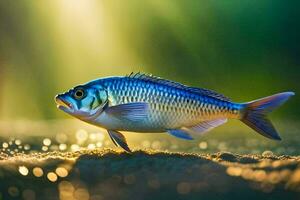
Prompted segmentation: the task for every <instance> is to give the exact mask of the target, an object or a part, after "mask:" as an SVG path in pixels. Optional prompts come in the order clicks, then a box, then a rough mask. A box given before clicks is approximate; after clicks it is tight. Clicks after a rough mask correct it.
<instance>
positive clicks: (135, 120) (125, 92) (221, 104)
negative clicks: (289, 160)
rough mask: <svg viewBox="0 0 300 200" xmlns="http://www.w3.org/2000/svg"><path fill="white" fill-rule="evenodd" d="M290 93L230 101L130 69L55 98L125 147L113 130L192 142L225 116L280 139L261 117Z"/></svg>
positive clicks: (223, 121)
mask: <svg viewBox="0 0 300 200" xmlns="http://www.w3.org/2000/svg"><path fill="white" fill-rule="evenodd" d="M293 95H294V93H293V92H283V93H279V94H275V95H272V96H269V97H265V98H262V99H258V100H255V101H251V102H247V103H235V102H232V101H231V100H230V99H229V98H227V97H225V96H223V95H221V94H218V93H216V92H214V91H211V90H207V89H202V88H195V87H189V86H185V85H183V84H180V83H177V82H173V81H169V80H165V79H162V78H159V77H154V76H151V75H145V74H140V73H137V74H133V73H132V74H130V75H128V76H123V77H107V78H101V79H97V80H94V81H91V82H88V83H86V84H83V85H79V86H76V87H75V88H72V89H71V90H69V91H67V92H65V93H63V94H59V95H57V96H56V97H55V100H56V103H57V106H58V108H59V109H61V110H62V111H64V112H66V113H68V114H70V115H72V116H74V117H76V118H78V119H80V120H82V121H85V122H87V123H90V124H93V125H96V126H100V127H103V128H105V129H107V131H108V134H109V136H110V137H111V139H112V141H113V142H114V143H115V145H119V146H121V147H122V148H123V149H125V150H126V151H130V149H129V147H128V145H127V142H126V139H125V137H124V136H123V135H122V134H121V133H120V132H119V131H132V132H151V133H155V132H167V133H169V134H171V135H173V136H176V137H179V138H181V139H187V140H192V139H193V137H192V135H194V134H198V135H202V134H204V133H206V132H208V131H209V130H211V129H213V128H215V127H217V126H220V125H222V124H224V123H226V122H227V119H239V120H241V121H242V122H244V123H245V124H247V125H248V126H250V127H251V128H252V129H254V130H255V131H257V132H258V133H260V134H261V135H263V136H265V137H268V138H270V139H275V140H280V137H279V134H278V133H277V131H276V130H275V128H274V126H273V125H272V123H271V122H270V121H269V120H268V119H267V116H266V115H267V114H268V113H269V112H271V111H272V110H274V109H275V108H277V107H278V106H280V105H281V104H283V103H284V102H285V101H287V100H288V99H289V97H291V96H293Z"/></svg>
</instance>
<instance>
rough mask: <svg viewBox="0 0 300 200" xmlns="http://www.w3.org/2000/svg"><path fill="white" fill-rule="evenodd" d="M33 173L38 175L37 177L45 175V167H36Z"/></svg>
mask: <svg viewBox="0 0 300 200" xmlns="http://www.w3.org/2000/svg"><path fill="white" fill-rule="evenodd" d="M32 173H33V175H34V176H36V177H41V176H43V175H44V172H43V169H42V168H40V167H35V168H33V170H32Z"/></svg>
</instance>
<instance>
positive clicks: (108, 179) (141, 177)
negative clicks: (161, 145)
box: [0, 149, 300, 200]
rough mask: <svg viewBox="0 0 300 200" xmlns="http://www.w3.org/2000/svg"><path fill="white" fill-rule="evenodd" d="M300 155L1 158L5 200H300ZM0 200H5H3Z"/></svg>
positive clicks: (86, 153)
mask: <svg viewBox="0 0 300 200" xmlns="http://www.w3.org/2000/svg"><path fill="white" fill-rule="evenodd" d="M299 163H300V157H298V156H275V155H273V154H272V153H271V152H265V153H264V154H263V155H236V154H232V153H228V152H220V153H216V154H183V153H167V152H159V151H135V152H133V153H131V154H129V153H126V152H122V151H119V152H118V151H113V150H110V149H105V150H81V151H77V152H66V153H62V152H49V153H35V154H16V155H14V156H9V155H7V154H5V153H1V154H0V180H1V182H0V189H1V196H2V199H81V200H85V199H92V200H98V199H110V200H114V199H116V200H117V199H212V200H215V199H220V200H221V199H231V200H232V199H256V200H258V199H272V200H274V199H276V200H277V199H289V200H293V199H299V198H300V194H299V191H300V165H299ZM0 199H1V198H0Z"/></svg>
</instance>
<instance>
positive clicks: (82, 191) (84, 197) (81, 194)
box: [74, 188, 90, 200]
mask: <svg viewBox="0 0 300 200" xmlns="http://www.w3.org/2000/svg"><path fill="white" fill-rule="evenodd" d="M74 197H75V199H80V200H88V199H89V198H90V194H89V192H88V191H87V189H86V188H78V189H76V190H75V192H74Z"/></svg>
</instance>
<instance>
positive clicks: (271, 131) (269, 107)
mask: <svg viewBox="0 0 300 200" xmlns="http://www.w3.org/2000/svg"><path fill="white" fill-rule="evenodd" d="M293 95H295V93H294V92H283V93H279V94H274V95H272V96H268V97H265V98H262V99H258V100H254V101H251V102H247V103H244V104H242V105H243V109H242V112H241V121H242V122H244V123H245V124H246V125H248V126H249V127H251V128H252V129H254V130H255V131H257V132H258V133H259V134H261V135H263V136H265V137H267V138H270V139H273V140H281V138H280V136H279V134H278V132H277V131H276V129H275V127H274V126H273V124H272V122H271V121H270V120H269V119H268V118H267V114H268V113H270V112H271V111H273V110H274V109H275V108H277V107H279V106H280V105H282V104H283V103H284V102H286V101H287V100H288V99H289V98H290V97H291V96H293Z"/></svg>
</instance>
